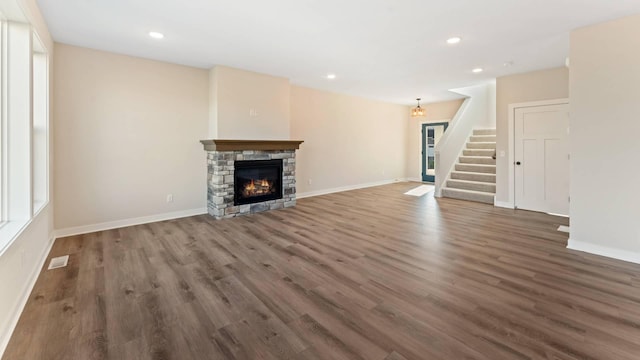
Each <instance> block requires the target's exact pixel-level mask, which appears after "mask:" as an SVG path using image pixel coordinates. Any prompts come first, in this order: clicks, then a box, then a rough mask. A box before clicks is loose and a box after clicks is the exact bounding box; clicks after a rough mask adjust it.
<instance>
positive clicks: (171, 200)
mask: <svg viewBox="0 0 640 360" xmlns="http://www.w3.org/2000/svg"><path fill="white" fill-rule="evenodd" d="M167 202H168V203H172V202H173V194H169V195H167Z"/></svg>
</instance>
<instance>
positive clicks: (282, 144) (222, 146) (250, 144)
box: [200, 139, 303, 151]
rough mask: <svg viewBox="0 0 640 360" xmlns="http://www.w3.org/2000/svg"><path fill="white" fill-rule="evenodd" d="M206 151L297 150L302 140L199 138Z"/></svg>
mask: <svg viewBox="0 0 640 360" xmlns="http://www.w3.org/2000/svg"><path fill="white" fill-rule="evenodd" d="M200 142H201V143H202V145H204V149H205V150H206V151H241V150H297V149H299V148H300V144H302V142H303V141H302V140H218V139H213V140H200Z"/></svg>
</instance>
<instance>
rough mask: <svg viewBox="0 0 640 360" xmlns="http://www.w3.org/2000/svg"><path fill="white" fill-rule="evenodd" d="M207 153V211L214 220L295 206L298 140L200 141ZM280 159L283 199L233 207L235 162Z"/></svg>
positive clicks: (299, 142)
mask: <svg viewBox="0 0 640 360" xmlns="http://www.w3.org/2000/svg"><path fill="white" fill-rule="evenodd" d="M200 142H201V143H202V144H203V145H204V150H205V151H206V152H207V211H208V212H209V214H210V215H211V216H213V217H215V218H216V219H224V218H232V217H236V216H240V215H246V214H253V213H257V212H261V211H267V210H276V209H282V208H287V207H292V206H295V204H296V153H295V151H296V150H297V149H299V148H300V144H301V143H302V141H298V140H201V141H200ZM273 159H282V172H283V173H282V198H281V199H277V200H269V201H264V202H258V203H253V204H246V205H234V191H235V190H234V171H235V162H236V161H241V160H273Z"/></svg>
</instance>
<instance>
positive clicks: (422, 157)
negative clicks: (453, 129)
mask: <svg viewBox="0 0 640 360" xmlns="http://www.w3.org/2000/svg"><path fill="white" fill-rule="evenodd" d="M440 125H443V126H444V130H442V133H443V134H444V132H445V131H447V128H448V127H449V122H448V121H440V122H422V123H420V142H421V143H422V151H421V153H420V163H421V164H420V165H421V168H422V172H421V175H420V179H421V180H422V181H424V182H433V183H435V175H434V176H433V181H429V180H428V179H426V177H427V168H426V166H425V156H426V150H427V142H426V137H425V136H424V131H425V130H426V129H427V126H440ZM433 147H434V151H435V144H434V146H433Z"/></svg>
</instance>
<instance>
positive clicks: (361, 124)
mask: <svg viewBox="0 0 640 360" xmlns="http://www.w3.org/2000/svg"><path fill="white" fill-rule="evenodd" d="M408 118H409V109H408V108H407V107H406V106H404V105H396V104H390V103H384V102H380V101H373V100H367V99H363V98H359V97H354V96H348V95H340V94H334V93H329V92H326V91H320V90H314V89H310V88H305V87H300V86H292V87H291V137H292V139H297V140H304V143H303V144H302V145H301V148H300V150H299V151H298V152H297V158H296V181H297V184H296V188H297V192H298V194H299V195H302V196H304V195H308V194H313V193H322V192H325V191H330V190H332V189H341V188H349V187H357V186H361V185H366V184H375V183H383V182H389V181H393V180H395V179H401V178H404V177H405V176H406V175H405V174H406V166H405V164H406V152H407V145H406V143H407V129H408V124H409V122H408ZM309 180H311V184H309Z"/></svg>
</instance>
